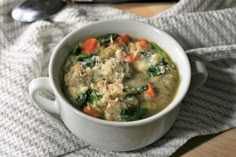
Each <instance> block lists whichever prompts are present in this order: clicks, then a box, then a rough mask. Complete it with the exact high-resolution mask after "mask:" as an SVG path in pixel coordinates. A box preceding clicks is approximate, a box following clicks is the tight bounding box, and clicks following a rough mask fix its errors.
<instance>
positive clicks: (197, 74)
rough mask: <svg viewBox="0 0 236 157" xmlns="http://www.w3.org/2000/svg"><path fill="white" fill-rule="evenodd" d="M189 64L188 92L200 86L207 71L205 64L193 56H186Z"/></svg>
mask: <svg viewBox="0 0 236 157" xmlns="http://www.w3.org/2000/svg"><path fill="white" fill-rule="evenodd" d="M188 57H189V59H190V64H191V71H192V73H191V83H190V87H189V93H192V92H194V91H195V90H197V89H198V88H200V87H201V86H202V85H203V84H204V83H205V82H206V80H207V77H208V72H207V69H206V66H205V64H204V63H203V62H202V61H200V60H199V59H198V58H197V57H195V56H188Z"/></svg>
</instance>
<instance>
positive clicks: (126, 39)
mask: <svg viewBox="0 0 236 157" xmlns="http://www.w3.org/2000/svg"><path fill="white" fill-rule="evenodd" d="M117 40H118V41H122V42H124V43H125V44H128V43H129V41H130V38H129V35H128V34H122V35H121V36H119V37H118V38H117Z"/></svg>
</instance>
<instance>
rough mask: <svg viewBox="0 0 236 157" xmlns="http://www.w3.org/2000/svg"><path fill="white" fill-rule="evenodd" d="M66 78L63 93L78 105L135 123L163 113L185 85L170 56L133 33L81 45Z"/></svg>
mask: <svg viewBox="0 0 236 157" xmlns="http://www.w3.org/2000/svg"><path fill="white" fill-rule="evenodd" d="M170 46H171V45H170ZM63 76H64V80H63V91H64V93H65V95H66V97H67V98H68V99H69V100H70V102H71V103H72V104H73V105H74V107H75V108H77V109H79V110H81V111H82V112H84V113H85V114H88V115H90V116H93V117H96V118H100V119H104V120H109V121H135V120H140V119H143V118H146V117H149V116H152V115H153V114H156V113H158V112H160V111H161V110H163V109H164V108H165V107H166V106H167V105H168V104H170V102H171V101H172V100H173V99H174V97H175V94H176V92H177V89H178V85H179V74H178V69H177V67H176V65H175V64H174V62H173V61H172V60H171V58H170V57H169V56H168V54H167V53H166V52H165V51H164V50H163V49H161V48H160V47H159V46H158V45H157V44H156V43H155V42H152V41H148V40H146V39H133V38H131V37H130V36H129V35H128V34H121V35H119V34H115V33H110V34H104V35H101V36H98V37H95V38H89V39H86V40H84V41H82V42H80V43H78V45H75V46H74V47H73V48H72V50H71V51H70V55H69V56H68V58H67V60H66V62H65V64H64V66H63Z"/></svg>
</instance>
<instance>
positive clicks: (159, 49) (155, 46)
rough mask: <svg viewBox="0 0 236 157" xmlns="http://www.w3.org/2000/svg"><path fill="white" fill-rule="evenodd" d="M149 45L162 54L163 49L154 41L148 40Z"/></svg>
mask: <svg viewBox="0 0 236 157" xmlns="http://www.w3.org/2000/svg"><path fill="white" fill-rule="evenodd" d="M150 45H151V48H152V49H154V50H155V52H156V53H159V54H160V55H163V50H162V49H161V48H160V47H159V46H158V45H157V44H156V43H155V42H150Z"/></svg>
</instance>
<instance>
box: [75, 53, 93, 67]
mask: <svg viewBox="0 0 236 157" xmlns="http://www.w3.org/2000/svg"><path fill="white" fill-rule="evenodd" d="M94 55H95V54H80V55H79V56H78V61H81V62H86V65H87V66H88V67H90V68H92V67H94V66H95V64H96V61H95V59H92V57H93V56H94Z"/></svg>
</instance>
